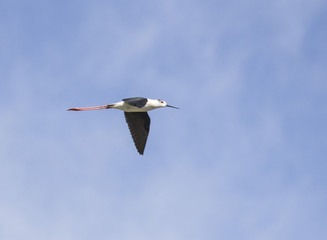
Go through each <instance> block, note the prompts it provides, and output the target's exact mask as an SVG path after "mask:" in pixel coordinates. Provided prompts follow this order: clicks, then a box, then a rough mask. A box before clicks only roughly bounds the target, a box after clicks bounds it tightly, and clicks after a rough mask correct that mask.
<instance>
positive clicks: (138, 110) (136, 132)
mask: <svg viewBox="0 0 327 240" xmlns="http://www.w3.org/2000/svg"><path fill="white" fill-rule="evenodd" d="M162 107H171V108H177V107H174V106H170V105H167V103H166V102H165V101H163V100H160V99H157V100H154V99H149V98H142V97H133V98H125V99H123V101H121V102H118V103H113V104H108V105H103V106H97V107H85V108H70V109H68V111H85V110H97V109H109V108H114V109H119V110H122V111H124V114H125V119H126V122H127V124H128V128H129V130H130V132H131V135H132V138H133V141H134V144H135V147H136V149H137V151H138V152H139V154H141V155H143V152H144V148H145V144H146V140H147V138H148V135H149V130H150V117H149V115H148V113H147V112H148V111H150V110H153V109H156V108H162ZM177 109H178V108H177Z"/></svg>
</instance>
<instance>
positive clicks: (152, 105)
mask: <svg viewBox="0 0 327 240" xmlns="http://www.w3.org/2000/svg"><path fill="white" fill-rule="evenodd" d="M147 100H148V101H147V102H146V104H145V105H144V106H143V107H141V108H139V107H136V106H132V105H130V104H128V103H127V102H125V101H121V102H118V103H114V104H112V106H111V108H114V109H119V110H122V111H124V112H147V111H151V110H154V109H156V108H162V107H166V106H167V103H166V102H165V101H163V100H157V99H155V100H154V99H149V98H148V99H147Z"/></svg>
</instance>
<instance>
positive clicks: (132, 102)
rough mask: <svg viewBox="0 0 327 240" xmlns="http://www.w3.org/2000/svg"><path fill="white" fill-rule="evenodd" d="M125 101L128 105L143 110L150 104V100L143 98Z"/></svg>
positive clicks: (126, 99)
mask: <svg viewBox="0 0 327 240" xmlns="http://www.w3.org/2000/svg"><path fill="white" fill-rule="evenodd" d="M123 101H124V102H126V103H128V104H129V105H132V106H135V107H138V108H142V107H144V106H145V104H146V103H147V102H148V99H146V98H142V97H133V98H125V99H123Z"/></svg>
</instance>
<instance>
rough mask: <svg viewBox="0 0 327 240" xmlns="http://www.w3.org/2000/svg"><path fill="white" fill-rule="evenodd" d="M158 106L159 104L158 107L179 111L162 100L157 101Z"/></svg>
mask: <svg viewBox="0 0 327 240" xmlns="http://www.w3.org/2000/svg"><path fill="white" fill-rule="evenodd" d="M157 104H158V107H171V108H176V109H179V108H178V107H174V106H171V105H168V104H167V103H166V102H165V101H164V100H161V99H157Z"/></svg>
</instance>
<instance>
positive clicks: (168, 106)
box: [166, 105, 179, 109]
mask: <svg viewBox="0 0 327 240" xmlns="http://www.w3.org/2000/svg"><path fill="white" fill-rule="evenodd" d="M166 107H171V108H176V109H179V108H178V107H174V106H170V105H167V106H166Z"/></svg>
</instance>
